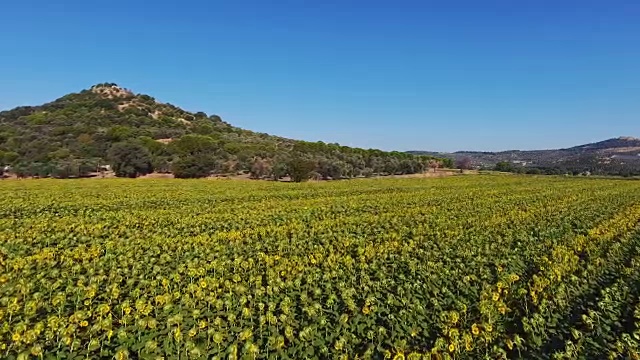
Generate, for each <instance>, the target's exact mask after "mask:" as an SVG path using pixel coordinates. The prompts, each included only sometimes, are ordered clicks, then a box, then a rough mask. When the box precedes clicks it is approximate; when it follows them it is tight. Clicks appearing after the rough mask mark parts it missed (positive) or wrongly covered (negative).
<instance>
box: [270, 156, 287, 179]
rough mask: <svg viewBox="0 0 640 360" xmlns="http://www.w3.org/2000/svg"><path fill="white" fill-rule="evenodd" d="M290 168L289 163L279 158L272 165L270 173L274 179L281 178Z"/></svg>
mask: <svg viewBox="0 0 640 360" xmlns="http://www.w3.org/2000/svg"><path fill="white" fill-rule="evenodd" d="M288 170H289V169H288V163H287V162H285V161H283V160H279V159H278V160H276V162H275V163H274V164H273V166H271V171H270V174H269V175H270V176H271V178H272V179H273V180H280V179H281V178H283V177H285V176H286V175H287V172H288Z"/></svg>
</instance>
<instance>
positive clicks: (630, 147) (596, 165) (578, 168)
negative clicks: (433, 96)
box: [409, 136, 640, 175]
mask: <svg viewBox="0 0 640 360" xmlns="http://www.w3.org/2000/svg"><path fill="white" fill-rule="evenodd" d="M409 153H410V154H414V155H430V156H439V157H445V158H450V159H452V160H454V161H455V160H460V159H462V158H469V159H471V162H472V163H473V164H474V165H475V166H476V167H480V168H492V167H494V166H495V165H496V164H498V163H500V162H508V163H511V164H513V165H515V166H520V167H524V168H537V169H545V170H549V169H553V170H557V172H571V173H579V172H589V173H594V174H609V175H635V174H640V139H638V138H634V137H626V136H623V137H618V138H614V139H608V140H604V141H600V142H596V143H590V144H584V145H578V146H574V147H570V148H566V149H556V150H529V151H520V150H508V151H499V152H481V151H457V152H454V153H440V152H429V151H409Z"/></svg>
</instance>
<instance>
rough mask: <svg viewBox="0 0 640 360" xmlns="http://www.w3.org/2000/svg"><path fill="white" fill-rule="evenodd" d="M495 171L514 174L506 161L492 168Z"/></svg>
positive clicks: (511, 165)
mask: <svg viewBox="0 0 640 360" xmlns="http://www.w3.org/2000/svg"><path fill="white" fill-rule="evenodd" d="M493 169H494V170H495V171H502V172H514V170H515V169H514V167H513V164H512V163H510V162H508V161H500V162H499V163H497V164H496V166H495V167H494V168H493Z"/></svg>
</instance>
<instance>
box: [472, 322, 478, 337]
mask: <svg viewBox="0 0 640 360" xmlns="http://www.w3.org/2000/svg"><path fill="white" fill-rule="evenodd" d="M471 333H473V335H479V334H480V328H479V327H478V325H476V324H473V325H471Z"/></svg>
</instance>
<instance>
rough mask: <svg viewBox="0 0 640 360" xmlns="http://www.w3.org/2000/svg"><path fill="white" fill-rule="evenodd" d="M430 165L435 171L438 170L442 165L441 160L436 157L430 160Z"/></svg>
mask: <svg viewBox="0 0 640 360" xmlns="http://www.w3.org/2000/svg"><path fill="white" fill-rule="evenodd" d="M429 167H430V168H432V169H433V172H436V171H437V170H438V168H439V167H440V161H438V160H436V159H431V160H429Z"/></svg>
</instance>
